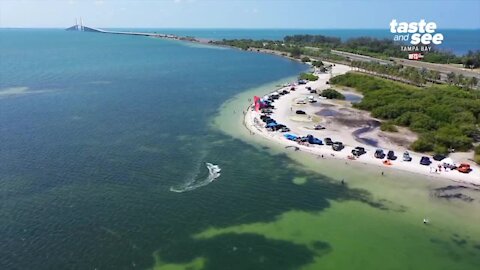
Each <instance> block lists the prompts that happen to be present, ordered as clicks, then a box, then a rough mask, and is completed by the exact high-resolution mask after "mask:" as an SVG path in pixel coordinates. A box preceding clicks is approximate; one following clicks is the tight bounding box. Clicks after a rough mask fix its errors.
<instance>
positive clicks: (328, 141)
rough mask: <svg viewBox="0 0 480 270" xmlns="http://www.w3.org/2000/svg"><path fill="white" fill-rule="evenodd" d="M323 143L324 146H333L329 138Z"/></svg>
mask: <svg viewBox="0 0 480 270" xmlns="http://www.w3.org/2000/svg"><path fill="white" fill-rule="evenodd" d="M324 141H325V144H326V145H332V144H333V141H332V139H330V138H325V139H324Z"/></svg>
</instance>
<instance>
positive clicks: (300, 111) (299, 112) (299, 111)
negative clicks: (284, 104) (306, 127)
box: [295, 110, 307, 114]
mask: <svg viewBox="0 0 480 270" xmlns="http://www.w3.org/2000/svg"><path fill="white" fill-rule="evenodd" d="M295 113H296V114H307V113H306V112H304V111H302V110H297V111H296V112H295Z"/></svg>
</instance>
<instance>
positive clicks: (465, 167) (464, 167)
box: [457, 163, 472, 173]
mask: <svg viewBox="0 0 480 270" xmlns="http://www.w3.org/2000/svg"><path fill="white" fill-rule="evenodd" d="M457 170H458V171H459V172H461V173H469V172H470V171H471V170H472V169H471V168H470V164H467V163H462V164H460V166H458V168H457Z"/></svg>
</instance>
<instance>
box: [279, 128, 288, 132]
mask: <svg viewBox="0 0 480 270" xmlns="http://www.w3.org/2000/svg"><path fill="white" fill-rule="evenodd" d="M289 131H290V129H289V128H288V127H282V128H281V129H280V132H289Z"/></svg>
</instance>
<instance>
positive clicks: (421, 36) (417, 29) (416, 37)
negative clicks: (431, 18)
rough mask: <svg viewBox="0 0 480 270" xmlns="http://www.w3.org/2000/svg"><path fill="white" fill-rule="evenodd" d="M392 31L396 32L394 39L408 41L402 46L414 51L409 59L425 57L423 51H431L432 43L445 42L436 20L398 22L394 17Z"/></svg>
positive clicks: (391, 23)
mask: <svg viewBox="0 0 480 270" xmlns="http://www.w3.org/2000/svg"><path fill="white" fill-rule="evenodd" d="M390 32H391V33H392V34H394V36H393V40H394V41H403V42H406V43H407V44H406V45H402V46H401V47H400V48H401V50H402V51H405V52H414V53H412V54H410V55H409V59H412V60H419V59H421V58H422V57H423V55H422V54H421V52H429V51H431V50H432V45H440V44H442V42H443V34H442V33H439V32H437V24H436V23H435V22H426V21H425V20H424V19H421V20H420V21H419V22H397V20H396V19H393V20H392V21H391V22H390Z"/></svg>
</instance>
